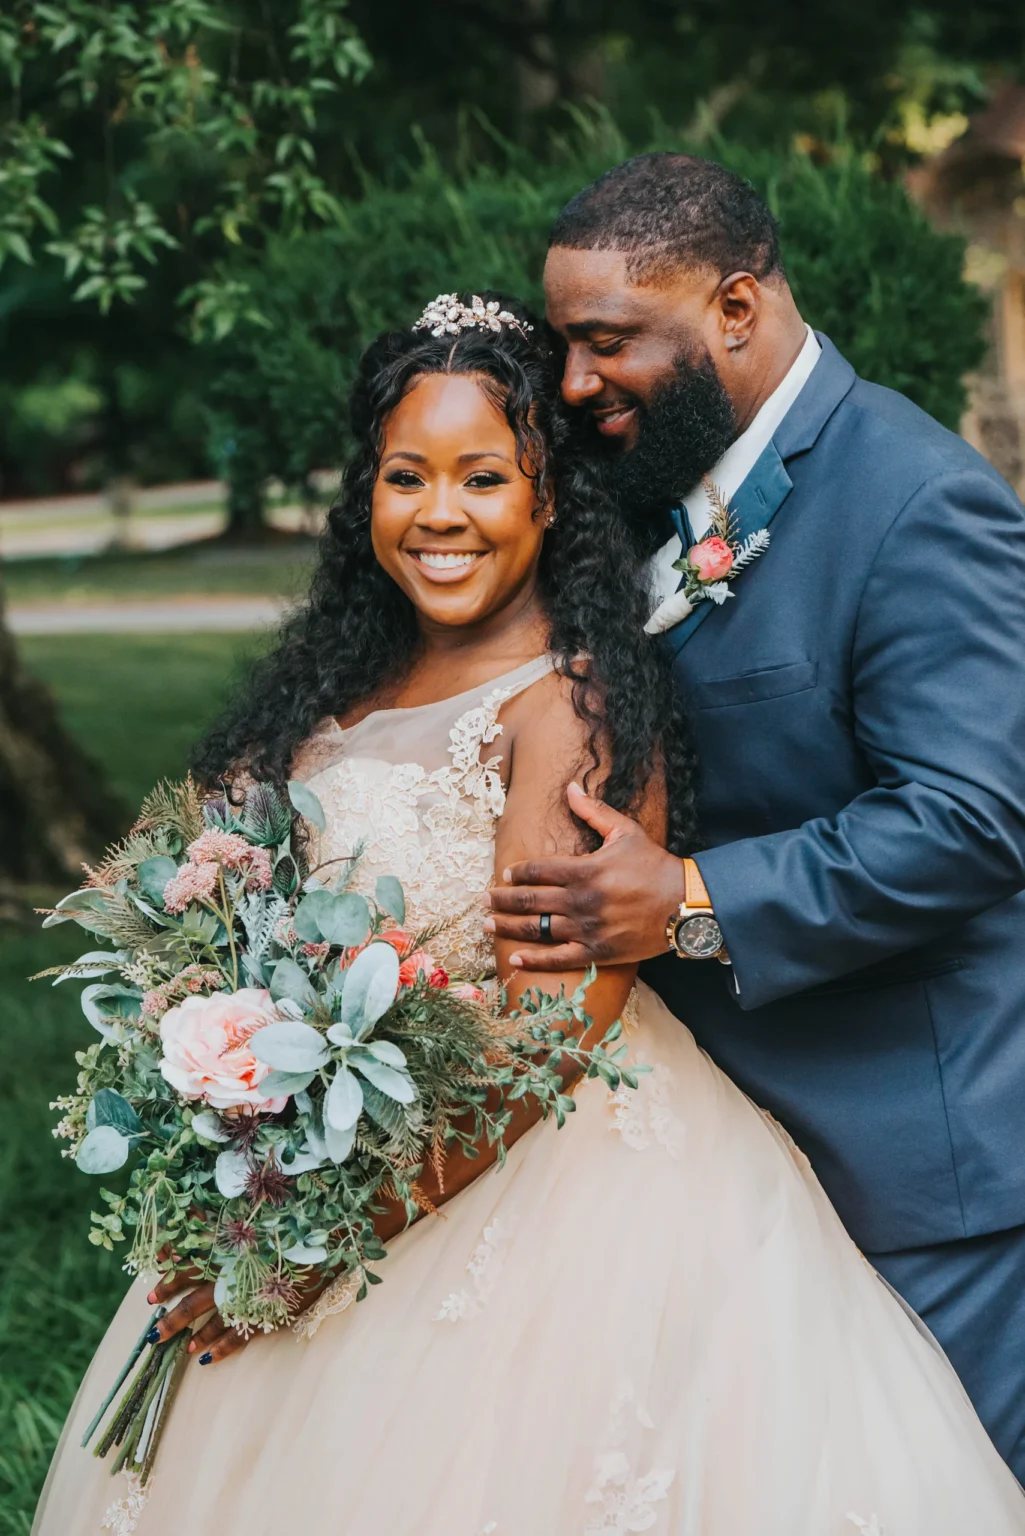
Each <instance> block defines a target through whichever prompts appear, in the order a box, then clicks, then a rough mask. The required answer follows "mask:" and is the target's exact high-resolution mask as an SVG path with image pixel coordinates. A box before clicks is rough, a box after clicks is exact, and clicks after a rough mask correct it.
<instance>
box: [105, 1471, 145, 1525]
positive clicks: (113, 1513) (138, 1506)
mask: <svg viewBox="0 0 1025 1536" xmlns="http://www.w3.org/2000/svg"><path fill="white" fill-rule="evenodd" d="M125 1479H126V1481H127V1483H128V1492H127V1493H126V1494H125V1496H124V1498H122V1499H115V1500H114V1503H113V1504H112V1505H111V1506H110V1508H109V1509H108V1510H107V1513H106V1514H105V1515H104V1517H103V1519H102V1520H101V1521H100V1529H101V1530H103V1531H110V1532H111V1536H132V1533H133V1532H134V1531H135V1529H136V1527H137V1526H138V1524H139V1516H140V1515H141V1514H142V1512H143V1510H144V1509H145V1507H146V1502H147V1500H148V1498H149V1494H148V1493H147V1492H146V1490H145V1488H144V1487H143V1486H142V1484H141V1482H140V1481H139V1478H138V1476H137V1474H136V1473H134V1472H126V1473H125Z"/></svg>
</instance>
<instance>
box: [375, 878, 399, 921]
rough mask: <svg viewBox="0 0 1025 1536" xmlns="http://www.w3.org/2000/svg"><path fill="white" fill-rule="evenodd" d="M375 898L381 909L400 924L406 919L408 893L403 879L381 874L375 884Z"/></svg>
mask: <svg viewBox="0 0 1025 1536" xmlns="http://www.w3.org/2000/svg"><path fill="white" fill-rule="evenodd" d="M374 900H375V901H376V902H377V905H378V906H379V907H380V908H381V911H382V912H387V913H388V915H389V916H390V917H393V918H394V919H395V921H396V922H397V923H398V924H399V925H400V926H401V924H402V923H404V922H405V921H406V895H405V892H404V891H403V889H402V882H401V880H397V879H396V878H395V876H394V875H381V876H380V877H379V878H378V881H377V884H376V885H375V886H374Z"/></svg>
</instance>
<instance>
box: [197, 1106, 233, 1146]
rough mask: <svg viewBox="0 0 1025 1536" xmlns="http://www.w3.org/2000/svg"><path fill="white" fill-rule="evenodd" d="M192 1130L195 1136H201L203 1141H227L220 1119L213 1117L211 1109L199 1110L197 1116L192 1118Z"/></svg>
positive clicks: (216, 1116)
mask: <svg viewBox="0 0 1025 1536" xmlns="http://www.w3.org/2000/svg"><path fill="white" fill-rule="evenodd" d="M192 1129H193V1130H194V1131H195V1133H196V1135H197V1136H202V1138H203V1140H204V1141H214V1142H219V1141H228V1140H229V1139H230V1138H229V1136H228V1132H227V1131H226V1130H225V1129H224V1126H223V1125H222V1124H221V1120H220V1117H219V1116H218V1115H215V1114H214V1112H213V1110H212V1109H201V1110H200V1112H199V1114H198V1115H193V1117H192Z"/></svg>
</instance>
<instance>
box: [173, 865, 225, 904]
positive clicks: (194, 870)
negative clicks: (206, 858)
mask: <svg viewBox="0 0 1025 1536" xmlns="http://www.w3.org/2000/svg"><path fill="white" fill-rule="evenodd" d="M216 889H217V865H216V864H183V865H182V867H181V869H180V870H179V871H178V873H177V874H176V875H175V876H174V877H173V878H172V879H170V880H168V882H167V884H166V885H165V886H164V906H165V907H166V908H167V910H168V912H184V911H185V908H186V907H187V906H188V905H189V903H190V902H193V901H199V902H203V901H209V900H210V898H211V896H212V895H213V893H214V891H215V890H216Z"/></svg>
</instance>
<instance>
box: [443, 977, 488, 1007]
mask: <svg viewBox="0 0 1025 1536" xmlns="http://www.w3.org/2000/svg"><path fill="white" fill-rule="evenodd" d="M451 992H452V996H453V997H458V998H459V1000H460V1002H463V1003H480V1004H485V1003H486V1002H487V1000H488V995H487V993H486V992H482V991H481V989H480V987H475V986H474V984H473V982H472V981H461V982H460V983H459V985H458V986H455V987H452V988H451Z"/></svg>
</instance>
